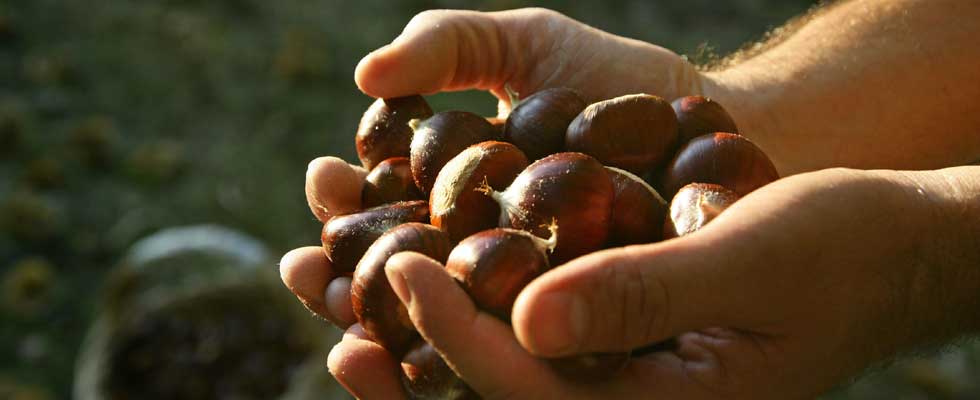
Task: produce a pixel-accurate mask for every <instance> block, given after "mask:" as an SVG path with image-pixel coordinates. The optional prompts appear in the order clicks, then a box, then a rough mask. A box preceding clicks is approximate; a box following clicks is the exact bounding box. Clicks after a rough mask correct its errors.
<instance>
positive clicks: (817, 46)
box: [703, 0, 980, 175]
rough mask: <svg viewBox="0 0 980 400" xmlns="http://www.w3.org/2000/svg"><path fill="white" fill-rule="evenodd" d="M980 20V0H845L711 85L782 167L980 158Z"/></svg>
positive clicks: (930, 164)
mask: <svg viewBox="0 0 980 400" xmlns="http://www.w3.org/2000/svg"><path fill="white" fill-rule="evenodd" d="M977 20H980V3H978V2H972V1H960V0H853V1H847V2H843V3H839V4H836V5H834V6H831V7H830V8H828V9H826V10H824V11H822V12H819V13H817V14H816V15H815V16H814V17H813V18H812V19H810V20H809V21H808V22H806V23H803V24H800V26H799V28H798V29H795V30H794V31H793V32H790V33H786V34H784V35H783V37H781V38H779V39H778V41H776V42H774V43H775V44H774V45H772V46H771V47H769V48H768V49H767V50H765V51H763V52H761V53H759V54H756V55H755V56H753V57H751V58H748V59H746V60H744V61H742V62H739V63H738V64H736V65H734V66H731V67H728V68H726V69H723V70H720V71H715V72H709V73H706V74H705V76H704V77H705V78H704V81H703V91H704V93H705V94H707V95H708V96H711V97H714V98H716V99H718V100H719V101H720V102H721V103H722V104H724V105H725V107H726V108H728V109H729V111H730V112H731V113H732V114H733V116H734V118H735V120H736V122H737V123H738V124H739V126H740V130H741V131H742V133H743V134H745V135H746V136H748V137H750V138H751V139H753V140H754V141H755V142H756V143H757V144H759V145H760V146H761V147H762V148H763V149H765V150H766V151H767V153H769V154H770V155H771V156H772V158H773V160H774V162H775V163H776V165H777V167H778V168H779V170H780V172H781V173H782V174H784V175H788V174H793V173H797V172H802V171H808V170H816V169H822V168H827V167H833V166H846V167H852V168H887V169H935V168H942V167H947V166H953V165H963V164H966V163H969V162H973V161H976V160H978V159H980V112H978V110H980V100H978V99H980V84H978V83H977V75H976V72H977V65H980V46H977V45H976V38H977V37H980V24H977V23H976V21H977Z"/></svg>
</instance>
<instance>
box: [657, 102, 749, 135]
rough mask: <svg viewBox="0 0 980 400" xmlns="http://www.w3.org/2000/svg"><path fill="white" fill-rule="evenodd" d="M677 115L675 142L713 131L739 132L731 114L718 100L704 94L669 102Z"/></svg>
mask: <svg viewBox="0 0 980 400" xmlns="http://www.w3.org/2000/svg"><path fill="white" fill-rule="evenodd" d="M670 106H671V107H673V108H674V114H676V115H677V135H678V139H677V142H678V143H680V144H682V145H683V144H684V143H687V142H689V141H691V139H694V138H696V137H698V136H701V135H707V134H709V133H714V132H728V133H739V132H738V127H737V126H735V121H734V120H732V116H731V115H729V114H728V112H727V111H725V108H724V107H722V106H721V104H718V102H716V101H714V100H712V99H710V98H707V97H704V96H684V97H680V98H678V99H675V100H674V101H673V102H671V103H670Z"/></svg>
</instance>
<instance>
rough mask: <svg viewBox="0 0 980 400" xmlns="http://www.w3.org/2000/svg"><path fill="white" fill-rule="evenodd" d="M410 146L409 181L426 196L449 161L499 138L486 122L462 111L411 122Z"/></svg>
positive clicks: (439, 114) (438, 114)
mask: <svg viewBox="0 0 980 400" xmlns="http://www.w3.org/2000/svg"><path fill="white" fill-rule="evenodd" d="M409 126H410V127H411V128H412V131H413V132H414V136H412V144H411V150H410V151H411V163H412V178H413V179H414V180H415V185H416V186H418V188H419V190H421V191H422V194H423V195H426V196H428V195H429V192H430V191H432V185H434V184H435V181H436V176H438V175H439V171H440V170H441V169H442V167H443V166H444V165H446V163H447V162H449V160H451V159H452V158H453V157H455V156H456V155H457V154H459V153H460V152H462V151H463V150H464V149H466V148H467V147H469V146H472V145H474V144H477V143H480V142H485V141H487V140H498V139H500V136H499V135H498V134H497V132H496V131H495V130H494V129H493V125H490V123H489V122H487V120H486V118H483V117H481V116H479V115H476V114H473V113H471V112H466V111H446V112H441V113H437V114H435V115H433V116H432V117H430V118H428V119H424V120H422V119H413V120H411V121H409Z"/></svg>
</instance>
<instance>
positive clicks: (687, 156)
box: [660, 132, 779, 198]
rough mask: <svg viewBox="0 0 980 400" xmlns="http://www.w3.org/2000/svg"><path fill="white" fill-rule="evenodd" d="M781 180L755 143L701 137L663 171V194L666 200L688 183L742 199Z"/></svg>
mask: <svg viewBox="0 0 980 400" xmlns="http://www.w3.org/2000/svg"><path fill="white" fill-rule="evenodd" d="M776 179H779V173H778V172H776V167H775V166H774V165H773V164H772V161H770V160H769V157H768V156H766V153H764V152H763V151H762V149H760V148H759V147H758V146H756V145H755V144H754V143H752V142H751V141H749V139H746V138H745V137H744V136H741V135H736V134H733V133H723V132H717V133H711V134H707V135H701V136H698V137H696V138H694V139H693V140H691V141H690V142H688V143H687V144H685V145H684V146H683V147H681V149H680V150H679V151H678V152H677V155H676V156H675V157H674V159H673V160H672V161H671V162H670V164H669V165H668V166H667V169H666V170H665V171H664V175H663V179H662V180H661V184H662V185H663V191H661V192H660V193H661V194H662V195H664V196H666V197H667V198H671V197H673V196H674V193H677V191H678V190H679V189H680V188H681V187H683V186H684V185H687V184H689V183H695V182H697V183H715V184H719V185H721V186H724V187H726V188H728V189H730V190H732V191H734V192H735V193H736V194H738V195H739V197H743V196H745V195H747V194H749V193H750V192H752V191H753V190H756V189H758V188H760V187H762V186H763V185H766V184H768V183H769V182H772V181H775V180H776Z"/></svg>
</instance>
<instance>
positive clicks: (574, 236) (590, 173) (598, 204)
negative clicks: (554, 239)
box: [484, 153, 614, 265]
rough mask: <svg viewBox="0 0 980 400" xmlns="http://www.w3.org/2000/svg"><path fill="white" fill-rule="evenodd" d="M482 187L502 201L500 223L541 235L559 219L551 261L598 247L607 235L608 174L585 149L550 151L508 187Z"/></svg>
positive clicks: (558, 261) (556, 262)
mask: <svg viewBox="0 0 980 400" xmlns="http://www.w3.org/2000/svg"><path fill="white" fill-rule="evenodd" d="M484 191H485V192H486V193H488V194H489V195H490V196H491V197H493V199H494V200H496V201H497V203H498V204H500V209H501V213H500V226H501V227H504V228H515V229H521V230H525V231H528V232H531V233H533V234H535V235H537V236H539V237H542V238H543V237H548V236H549V235H550V232H549V231H548V226H550V225H549V224H551V223H552V222H554V223H557V224H558V244H557V246H555V250H554V252H552V253H551V256H550V257H549V261H550V262H551V264H552V265H559V264H562V263H564V262H566V261H569V260H571V259H573V258H575V257H578V256H581V255H585V254H588V253H591V252H593V251H596V250H599V249H601V248H602V246H603V245H604V244H605V242H606V239H607V238H608V236H609V225H610V221H611V214H612V201H613V196H614V193H613V185H612V180H611V179H610V177H609V173H608V172H607V171H606V169H605V167H603V166H602V164H600V163H599V161H596V159H595V158H592V157H590V156H588V155H585V154H582V153H558V154H552V155H550V156H547V157H545V158H542V159H540V160H538V161H535V162H534V163H532V164H531V165H529V166H528V167H527V168H525V169H524V171H522V172H521V173H520V175H518V176H517V178H516V179H514V183H511V185H510V186H509V187H508V188H507V190H505V191H503V192H497V191H494V190H493V189H491V188H489V187H485V188H484Z"/></svg>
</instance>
